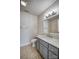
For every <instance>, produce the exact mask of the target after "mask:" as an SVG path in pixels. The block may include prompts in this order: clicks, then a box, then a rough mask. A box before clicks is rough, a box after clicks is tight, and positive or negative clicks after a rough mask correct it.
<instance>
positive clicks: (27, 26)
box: [20, 12, 37, 46]
mask: <svg viewBox="0 0 79 59" xmlns="http://www.w3.org/2000/svg"><path fill="white" fill-rule="evenodd" d="M20 27H21V29H20V45H21V46H24V45H27V44H28V43H29V42H30V40H31V39H32V38H33V37H34V36H35V34H36V33H37V16H34V15H31V14H29V13H26V12H21V13H20Z"/></svg>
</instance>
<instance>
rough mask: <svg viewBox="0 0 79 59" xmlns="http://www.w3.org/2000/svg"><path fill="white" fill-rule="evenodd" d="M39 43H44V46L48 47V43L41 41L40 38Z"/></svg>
mask: <svg viewBox="0 0 79 59" xmlns="http://www.w3.org/2000/svg"><path fill="white" fill-rule="evenodd" d="M40 44H42V45H44V46H45V47H48V43H47V42H45V41H43V40H41V39H40Z"/></svg>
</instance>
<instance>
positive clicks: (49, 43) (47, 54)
mask: <svg viewBox="0 0 79 59" xmlns="http://www.w3.org/2000/svg"><path fill="white" fill-rule="evenodd" d="M35 38H36V39H37V41H36V48H37V50H38V51H39V52H40V54H41V56H42V57H43V58H44V59H59V43H58V42H59V40H58V39H54V38H50V37H47V36H45V35H38V36H36V37H35Z"/></svg>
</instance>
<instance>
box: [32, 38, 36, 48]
mask: <svg viewBox="0 0 79 59" xmlns="http://www.w3.org/2000/svg"><path fill="white" fill-rule="evenodd" d="M36 41H37V39H32V40H31V43H32V47H36V46H35V42H36Z"/></svg>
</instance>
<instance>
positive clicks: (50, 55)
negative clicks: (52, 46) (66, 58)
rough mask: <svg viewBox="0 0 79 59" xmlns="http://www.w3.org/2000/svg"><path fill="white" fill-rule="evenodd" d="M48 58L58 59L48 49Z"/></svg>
mask: <svg viewBox="0 0 79 59" xmlns="http://www.w3.org/2000/svg"><path fill="white" fill-rule="evenodd" d="M49 59H58V57H57V56H56V55H54V54H53V53H52V52H51V51H49Z"/></svg>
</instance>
